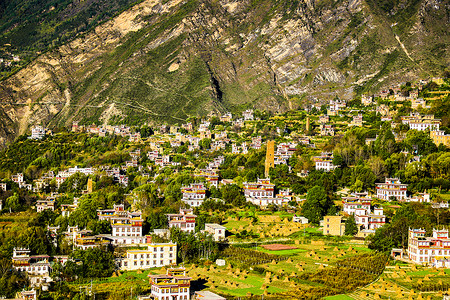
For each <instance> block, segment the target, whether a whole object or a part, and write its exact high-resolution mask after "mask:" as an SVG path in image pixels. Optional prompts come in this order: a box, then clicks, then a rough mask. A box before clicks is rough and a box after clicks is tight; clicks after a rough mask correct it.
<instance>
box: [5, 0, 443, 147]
mask: <svg viewBox="0 0 450 300" xmlns="http://www.w3.org/2000/svg"><path fill="white" fill-rule="evenodd" d="M448 6H449V4H448V1H442V2H441V1H436V0H423V1H419V0H415V1H411V2H408V1H397V2H395V1H394V2H392V3H391V2H388V1H384V0H383V1H381V0H367V2H366V1H363V0H348V1H344V0H337V1H331V0H322V1H316V2H315V1H312V0H304V1H287V0H272V1H269V0H246V1H229V0H222V1H212V0H209V1H208V0H203V1H194V0H190V1H184V2H182V1H179V0H172V1H162V2H161V1H157V0H146V1H143V2H142V3H140V4H138V5H136V6H134V7H132V8H131V9H129V10H127V11H125V12H123V13H122V14H120V15H119V16H117V17H115V18H114V19H112V20H110V21H108V22H106V23H103V24H101V25H100V26H98V27H96V28H95V30H92V31H89V32H88V33H86V34H85V35H83V36H80V37H79V38H77V39H75V40H73V41H71V42H70V43H67V44H66V45H64V46H61V47H59V48H56V49H54V50H52V51H49V52H46V53H45V54H43V55H41V56H39V57H38V58H37V59H36V60H35V61H34V62H32V63H31V64H30V65H28V66H27V67H26V68H25V69H23V70H21V71H19V72H18V73H17V74H15V75H14V76H12V77H10V78H8V79H7V80H4V81H3V82H1V84H0V108H1V109H2V110H3V112H4V113H3V114H0V118H1V119H2V120H4V122H2V123H1V125H0V127H2V126H3V128H0V135H2V134H3V136H4V137H7V138H9V139H11V138H13V137H14V136H15V135H17V134H20V133H24V132H25V131H26V130H27V129H28V127H29V125H30V124H36V123H42V124H44V125H48V126H51V127H57V126H60V125H69V124H70V123H71V122H72V121H81V122H84V123H92V122H96V123H98V122H100V123H107V122H110V123H111V122H116V123H121V122H127V123H129V124H133V123H134V124H137V123H142V122H149V123H161V122H163V123H181V122H183V121H184V120H186V119H187V118H188V117H190V116H202V115H206V114H207V113H208V112H209V111H218V112H223V111H227V110H229V111H232V112H234V111H240V110H243V109H245V108H248V107H253V108H258V109H268V110H273V111H283V110H286V109H293V108H297V107H299V106H301V105H304V104H306V103H308V102H314V101H324V100H327V99H329V98H332V97H335V96H339V97H341V98H350V97H352V96H353V95H354V93H355V92H363V91H369V90H375V89H378V88H379V87H381V86H383V85H386V84H390V83H391V80H405V81H406V80H411V79H416V78H419V77H425V76H431V75H436V74H440V73H441V72H443V70H445V68H446V67H447V66H448V63H449V57H448V51H446V49H448V42H449V39H448V32H447V30H446V28H448V25H449V13H448ZM395 23H397V24H395ZM438 37H439V38H438ZM8 124H9V125H8ZM11 124H14V126H13V127H11V126H10V125H11ZM11 128H12V129H11ZM6 129H7V130H8V132H7V133H5V132H6ZM1 130H3V133H2V131H1ZM11 132H14V134H11Z"/></svg>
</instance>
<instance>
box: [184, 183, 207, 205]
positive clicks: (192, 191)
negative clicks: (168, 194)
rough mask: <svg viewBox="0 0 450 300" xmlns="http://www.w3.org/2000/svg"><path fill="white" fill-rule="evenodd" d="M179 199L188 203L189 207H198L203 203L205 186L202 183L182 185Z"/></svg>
mask: <svg viewBox="0 0 450 300" xmlns="http://www.w3.org/2000/svg"><path fill="white" fill-rule="evenodd" d="M181 193H182V194H183V197H182V198H181V201H183V202H184V203H186V204H189V205H190V206H191V207H198V206H200V205H202V204H203V201H205V198H206V187H205V185H204V184H203V183H191V184H190V185H189V186H185V185H184V186H182V187H181Z"/></svg>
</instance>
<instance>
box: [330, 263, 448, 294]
mask: <svg viewBox="0 0 450 300" xmlns="http://www.w3.org/2000/svg"><path fill="white" fill-rule="evenodd" d="M449 273H450V270H449V269H447V270H444V269H431V268H425V267H419V266H416V265H412V264H409V265H408V264H404V265H402V266H399V265H396V266H388V267H386V269H385V271H384V273H383V275H382V276H381V277H380V279H379V280H378V281H376V282H374V283H373V284H371V285H369V286H368V287H365V288H362V289H359V290H357V291H355V292H354V293H351V294H349V296H350V297H352V298H354V299H389V298H390V299H430V300H435V299H436V300H437V299H442V294H443V291H447V290H448V288H449V287H450V275H449ZM330 299H331V298H330ZM332 299H335V298H332Z"/></svg>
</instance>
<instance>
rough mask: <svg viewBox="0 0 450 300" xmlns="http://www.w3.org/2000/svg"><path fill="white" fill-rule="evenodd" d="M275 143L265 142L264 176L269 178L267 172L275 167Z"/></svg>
mask: <svg viewBox="0 0 450 300" xmlns="http://www.w3.org/2000/svg"><path fill="white" fill-rule="evenodd" d="M274 152H275V141H267V152H266V163H265V172H264V174H265V176H266V178H267V177H269V170H270V168H273V167H274V166H275V158H274Z"/></svg>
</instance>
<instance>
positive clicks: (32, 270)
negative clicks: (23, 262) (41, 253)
mask: <svg viewBox="0 0 450 300" xmlns="http://www.w3.org/2000/svg"><path fill="white" fill-rule="evenodd" d="M17 270H19V271H22V272H34V271H48V267H42V268H41V267H29V268H23V267H22V268H17Z"/></svg>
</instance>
